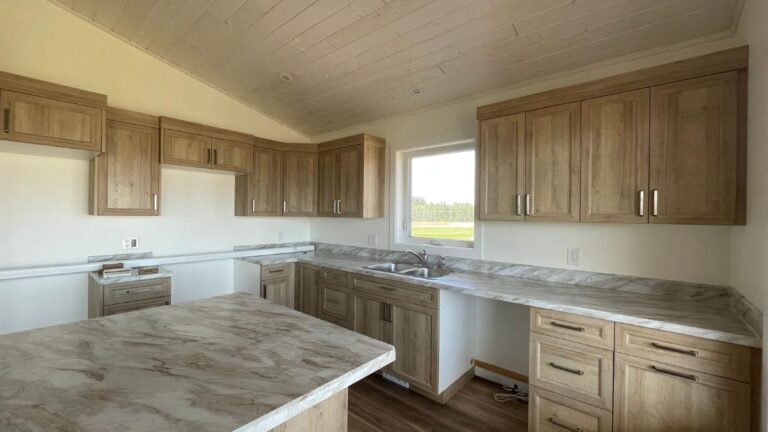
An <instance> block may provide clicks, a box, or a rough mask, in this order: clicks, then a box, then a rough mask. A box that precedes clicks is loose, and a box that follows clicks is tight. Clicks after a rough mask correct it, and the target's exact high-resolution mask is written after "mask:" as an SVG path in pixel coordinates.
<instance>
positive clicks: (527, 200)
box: [525, 194, 533, 216]
mask: <svg viewBox="0 0 768 432" xmlns="http://www.w3.org/2000/svg"><path fill="white" fill-rule="evenodd" d="M532 214H533V209H532V208H531V194H525V215H526V216H530V215H532Z"/></svg>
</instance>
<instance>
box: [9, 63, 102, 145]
mask: <svg viewBox="0 0 768 432" xmlns="http://www.w3.org/2000/svg"><path fill="white" fill-rule="evenodd" d="M0 106H1V108H2V123H3V124H2V135H1V136H0V139H3V140H8V141H19V142H24V143H31V144H43V145H50V146H57V147H68V148H73V149H79V150H90V151H94V152H101V151H102V150H103V143H104V121H105V120H104V118H105V115H104V109H105V108H106V106H107V97H106V96H104V95H99V94H96V93H91V92H86V91H83V90H78V89H73V88H70V87H65V86H60V85H57V84H51V83H48V82H44V81H38V80H34V79H30V78H24V77H20V76H17V75H13V74H8V73H4V72H0Z"/></svg>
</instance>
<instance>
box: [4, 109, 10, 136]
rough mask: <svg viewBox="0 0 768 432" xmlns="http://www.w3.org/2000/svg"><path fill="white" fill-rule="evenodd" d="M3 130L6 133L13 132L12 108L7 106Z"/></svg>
mask: <svg viewBox="0 0 768 432" xmlns="http://www.w3.org/2000/svg"><path fill="white" fill-rule="evenodd" d="M3 131H4V132H5V133H11V109H10V108H6V109H4V110H3Z"/></svg>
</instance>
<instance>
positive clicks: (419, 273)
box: [365, 263, 455, 279]
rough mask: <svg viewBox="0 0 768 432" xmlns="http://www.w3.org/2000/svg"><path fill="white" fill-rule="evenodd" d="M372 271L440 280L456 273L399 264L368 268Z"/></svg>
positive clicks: (374, 265) (376, 265)
mask: <svg viewBox="0 0 768 432" xmlns="http://www.w3.org/2000/svg"><path fill="white" fill-rule="evenodd" d="M365 268H367V269H370V270H376V271H380V272H385V273H395V274H401V275H403V276H412V277H417V278H422V279H440V278H441V277H444V276H448V275H450V274H453V273H455V272H453V271H451V270H447V269H443V268H431V267H422V266H416V265H413V264H399V263H381V264H373V265H369V266H366V267H365Z"/></svg>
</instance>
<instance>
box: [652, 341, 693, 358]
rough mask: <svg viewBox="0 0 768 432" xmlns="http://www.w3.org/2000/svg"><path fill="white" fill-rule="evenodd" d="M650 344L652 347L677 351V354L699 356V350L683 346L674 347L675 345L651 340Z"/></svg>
mask: <svg viewBox="0 0 768 432" xmlns="http://www.w3.org/2000/svg"><path fill="white" fill-rule="evenodd" d="M651 346H653V347H654V348H658V349H660V350H664V351H671V352H674V353H678V354H685V355H689V356H693V357H698V356H699V352H698V351H696V350H687V349H683V348H676V347H673V346H668V345H662V344H660V343H657V342H651Z"/></svg>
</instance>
